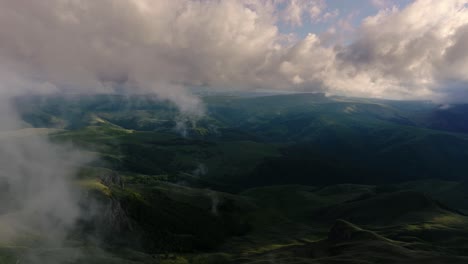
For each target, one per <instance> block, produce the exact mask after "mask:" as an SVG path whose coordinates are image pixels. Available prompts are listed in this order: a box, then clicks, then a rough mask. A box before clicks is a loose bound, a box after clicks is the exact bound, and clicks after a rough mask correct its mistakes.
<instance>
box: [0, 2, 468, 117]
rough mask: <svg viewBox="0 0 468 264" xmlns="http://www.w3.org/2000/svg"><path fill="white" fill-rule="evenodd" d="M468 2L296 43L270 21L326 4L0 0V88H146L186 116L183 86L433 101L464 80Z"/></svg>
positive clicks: (194, 105) (412, 11)
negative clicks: (166, 100)
mask: <svg viewBox="0 0 468 264" xmlns="http://www.w3.org/2000/svg"><path fill="white" fill-rule="evenodd" d="M466 3H467V1H464V0H447V1H434V0H417V1H415V2H413V3H412V4H410V5H408V6H407V7H405V8H404V9H401V10H399V9H397V8H390V9H383V10H381V11H379V13H378V14H376V15H375V16H371V17H368V18H366V19H364V20H363V21H362V25H361V26H359V27H358V28H355V29H352V28H350V27H351V26H352V25H350V24H349V23H341V24H339V23H338V24H336V25H335V27H334V28H333V30H330V31H329V32H328V33H329V34H328V36H327V35H326V34H324V35H322V36H319V35H316V34H313V33H311V34H310V35H308V36H307V37H305V38H303V39H297V38H291V37H290V35H288V34H286V33H281V32H279V30H278V26H277V25H278V23H280V21H282V20H286V21H288V22H289V23H291V24H293V25H300V24H302V21H303V19H304V18H305V17H308V19H312V20H314V19H323V18H324V17H325V16H330V15H331V14H332V13H330V15H327V12H326V11H325V7H326V6H325V1H301V0H291V1H284V0H241V1H229V0H212V1H198V0H197V1H196V0H172V1H169V0H157V1H155V0H112V1H111V0H101V1H78V0H47V1H26V0H19V1H8V0H0V6H1V7H2V8H1V9H0V39H1V41H0V59H1V61H2V65H1V66H0V77H1V78H2V86H8V89H7V88H3V89H1V88H0V91H1V92H3V93H5V92H10V93H11V91H21V92H24V91H57V90H58V91H64V90H66V91H73V92H112V91H115V90H117V91H126V92H148V91H151V92H155V93H157V94H158V95H159V96H160V97H162V98H165V99H168V100H171V101H174V102H175V103H176V104H178V105H179V106H180V108H181V109H182V110H183V111H186V112H190V111H197V110H196V109H199V105H200V102H199V101H198V100H197V99H195V98H194V97H193V96H191V95H190V93H189V92H187V89H186V88H187V87H190V86H207V87H211V88H213V89H217V88H223V89H224V88H236V89H256V88H267V89H294V90H308V91H324V92H327V93H330V94H334V93H335V94H336V93H338V94H344V95H351V96H355V95H356V96H378V97H391V98H425V99H426V98H432V97H441V96H446V95H447V93H448V92H449V90H450V89H447V90H445V89H444V87H445V84H447V83H457V87H462V86H463V84H464V83H465V82H466V78H467V77H466V74H464V73H465V72H467V71H466V69H467V68H466V67H467V53H468V52H467V51H466V49H464V47H465V46H466V42H467V33H466V32H467V30H466V25H467V22H468V18H467V14H468V12H467V10H466ZM328 13H329V12H328ZM335 14H338V12H336V13H335ZM337 21H346V19H345V18H340V19H337ZM340 31H346V32H353V36H352V38H348V39H346V40H343V38H341V37H332V36H331V35H332V34H335V35H336V36H339V35H340ZM343 35H345V36H349V35H350V34H349V33H347V34H343ZM333 41H334V42H333ZM460 83H461V84H462V85H460ZM452 86H453V85H452Z"/></svg>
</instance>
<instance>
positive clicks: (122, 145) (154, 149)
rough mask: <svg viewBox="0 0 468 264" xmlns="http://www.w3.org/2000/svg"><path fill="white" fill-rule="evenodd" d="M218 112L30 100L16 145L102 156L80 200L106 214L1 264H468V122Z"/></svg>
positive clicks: (408, 112)
mask: <svg viewBox="0 0 468 264" xmlns="http://www.w3.org/2000/svg"><path fill="white" fill-rule="evenodd" d="M203 101H204V103H205V107H206V114H205V116H203V117H200V118H197V119H191V118H190V117H189V116H182V115H181V114H180V113H179V112H178V110H177V109H176V107H175V106H173V105H171V104H170V103H168V102H164V101H159V100H158V99H157V98H155V97H152V96H120V95H99V96H67V97H63V96H62V97H59V96H29V97H21V98H18V99H17V100H16V104H17V106H18V109H20V110H21V116H22V117H23V119H24V121H25V125H24V129H22V130H21V131H20V132H18V131H17V132H14V133H4V134H2V135H0V136H1V138H3V139H5V138H6V139H7V138H8V137H11V136H22V137H28V135H31V134H37V133H40V134H43V135H48V137H49V138H50V140H52V141H53V142H55V143H57V144H73V146H75V147H78V148H81V149H83V151H86V152H88V153H90V154H93V155H95V156H96V157H97V159H95V160H94V161H93V162H91V163H90V164H87V166H86V167H83V168H81V170H80V173H79V174H78V175H76V179H75V181H74V186H76V188H77V189H78V190H80V192H81V193H82V194H83V195H82V197H83V201H82V203H81V206H82V207H83V210H84V211H93V212H97V213H94V214H92V217H91V216H90V217H83V219H80V221H79V223H78V225H77V226H76V228H75V229H74V230H72V232H71V234H69V237H67V240H66V241H67V242H66V244H65V245H63V247H60V248H47V247H41V246H40V243H38V241H39V242H40V240H41V238H40V235H39V237H35V238H30V237H26V239H24V240H21V241H18V242H16V243H9V244H5V243H0V263H18V261H20V262H24V263H28V262H31V261H32V258H36V259H40V260H41V261H43V262H44V261H45V262H48V260H57V259H60V260H62V261H61V262H63V263H162V264H176V263H194V264H210V263H212V264H215V263H223V264H224V263H467V261H468V259H467V256H468V254H467V252H468V239H466V237H467V235H468V217H467V216H466V214H467V213H468V202H467V201H468V199H467V198H468V197H467V195H468V185H467V184H466V182H467V179H468V176H467V173H466V172H467V171H468V163H467V162H465V161H466V160H468V134H466V132H467V131H466V127H465V125H464V124H465V122H466V120H467V119H466V118H467V116H468V115H465V113H464V111H463V109H465V106H463V105H455V106H450V107H440V106H439V105H436V104H433V103H431V102H417V101H413V102H409V101H408V102H402V101H388V100H373V99H361V98H345V97H326V96H324V95H321V94H287V95H274V96H236V95H229V96H228V95H209V96H205V97H203ZM31 241H33V242H34V243H32V242H31ZM0 242H1V239H0ZM70 252H73V253H70ZM76 252H78V253H76ZM70 255H73V256H75V257H74V258H72V259H69V260H66V261H65V259H66V256H70ZM45 262H44V263H45Z"/></svg>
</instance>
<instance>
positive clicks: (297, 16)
mask: <svg viewBox="0 0 468 264" xmlns="http://www.w3.org/2000/svg"><path fill="white" fill-rule="evenodd" d="M325 7H326V3H325V0H290V1H287V3H286V7H285V8H284V9H283V10H282V12H281V18H282V19H283V20H284V21H285V22H286V23H289V24H291V25H293V26H300V25H302V22H303V19H304V18H307V19H310V20H311V21H319V20H321V19H322V17H323V16H322V14H323V12H324V10H325ZM332 14H333V13H326V16H327V17H329V16H331V15H332Z"/></svg>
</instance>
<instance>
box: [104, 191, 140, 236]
mask: <svg viewBox="0 0 468 264" xmlns="http://www.w3.org/2000/svg"><path fill="white" fill-rule="evenodd" d="M104 219H106V220H105V221H106V222H107V225H108V228H110V229H111V230H113V231H116V232H125V231H132V230H133V227H132V224H131V222H130V219H129V218H128V216H127V213H126V212H125V210H124V209H123V207H122V205H121V203H120V201H119V200H117V199H113V198H111V199H110V200H109V202H108V203H107V204H106V206H105V208H104Z"/></svg>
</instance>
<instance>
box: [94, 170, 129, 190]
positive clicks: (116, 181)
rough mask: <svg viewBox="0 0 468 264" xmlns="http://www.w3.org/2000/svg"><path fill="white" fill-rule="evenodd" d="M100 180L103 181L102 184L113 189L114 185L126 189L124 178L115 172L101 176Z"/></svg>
mask: <svg viewBox="0 0 468 264" xmlns="http://www.w3.org/2000/svg"><path fill="white" fill-rule="evenodd" d="M99 179H100V180H101V183H102V184H104V185H105V186H107V187H111V186H112V185H114V186H118V187H120V188H124V187H125V186H124V182H123V180H122V177H120V175H119V174H118V173H116V172H114V171H111V172H108V173H104V174H101V175H100V176H99Z"/></svg>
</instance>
